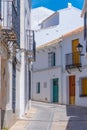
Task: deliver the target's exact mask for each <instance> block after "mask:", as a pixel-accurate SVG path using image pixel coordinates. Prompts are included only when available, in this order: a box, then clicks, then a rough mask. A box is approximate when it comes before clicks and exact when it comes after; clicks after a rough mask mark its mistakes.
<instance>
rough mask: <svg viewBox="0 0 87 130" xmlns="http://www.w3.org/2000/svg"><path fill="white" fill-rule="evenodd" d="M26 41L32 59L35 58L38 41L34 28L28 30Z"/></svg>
mask: <svg viewBox="0 0 87 130" xmlns="http://www.w3.org/2000/svg"><path fill="white" fill-rule="evenodd" d="M26 43H27V45H28V52H29V55H30V56H31V59H33V60H35V57H36V42H35V37H34V31H33V30H26Z"/></svg>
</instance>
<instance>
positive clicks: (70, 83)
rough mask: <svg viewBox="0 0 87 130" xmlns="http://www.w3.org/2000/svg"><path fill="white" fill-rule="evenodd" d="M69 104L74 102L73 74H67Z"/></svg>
mask: <svg viewBox="0 0 87 130" xmlns="http://www.w3.org/2000/svg"><path fill="white" fill-rule="evenodd" d="M69 104H72V105H74V104H75V76H74V75H73V76H69Z"/></svg>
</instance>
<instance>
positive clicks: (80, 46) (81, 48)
mask: <svg viewBox="0 0 87 130" xmlns="http://www.w3.org/2000/svg"><path fill="white" fill-rule="evenodd" d="M76 48H77V51H78V52H79V54H80V56H84V54H81V53H82V50H83V46H82V45H81V44H80V43H79V44H78V45H77V46H76Z"/></svg>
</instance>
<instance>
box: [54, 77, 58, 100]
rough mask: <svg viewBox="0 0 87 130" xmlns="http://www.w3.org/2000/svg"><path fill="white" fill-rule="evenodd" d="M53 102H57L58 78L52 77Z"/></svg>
mask: <svg viewBox="0 0 87 130" xmlns="http://www.w3.org/2000/svg"><path fill="white" fill-rule="evenodd" d="M53 102H58V79H53Z"/></svg>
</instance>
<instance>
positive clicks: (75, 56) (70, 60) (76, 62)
mask: <svg viewBox="0 0 87 130" xmlns="http://www.w3.org/2000/svg"><path fill="white" fill-rule="evenodd" d="M65 56H66V65H65V68H66V70H67V72H68V73H69V72H70V70H71V69H73V68H78V69H79V71H80V68H81V67H82V64H81V57H80V55H79V53H78V52H75V53H69V54H66V55H65Z"/></svg>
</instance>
